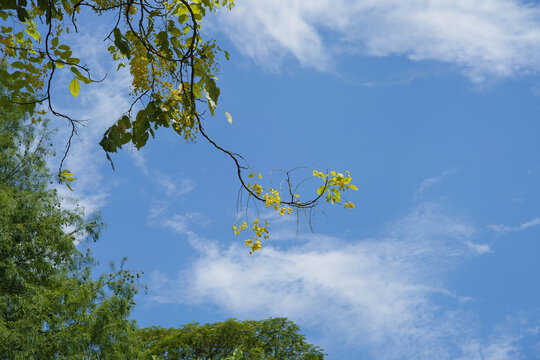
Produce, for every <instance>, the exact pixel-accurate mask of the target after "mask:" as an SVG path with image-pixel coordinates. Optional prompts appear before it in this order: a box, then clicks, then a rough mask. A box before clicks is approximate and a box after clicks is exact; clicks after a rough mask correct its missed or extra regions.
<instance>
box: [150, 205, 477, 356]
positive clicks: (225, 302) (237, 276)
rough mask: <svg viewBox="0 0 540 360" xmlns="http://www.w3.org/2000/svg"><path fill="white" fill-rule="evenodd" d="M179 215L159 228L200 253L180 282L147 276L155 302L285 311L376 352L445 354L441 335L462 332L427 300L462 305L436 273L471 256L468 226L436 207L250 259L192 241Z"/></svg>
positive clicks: (450, 315)
mask: <svg viewBox="0 0 540 360" xmlns="http://www.w3.org/2000/svg"><path fill="white" fill-rule="evenodd" d="M173 220H174V221H173ZM180 220H181V221H180ZM186 221H187V220H186V219H185V218H175V219H171V222H170V223H168V224H166V225H167V226H170V227H171V228H173V229H175V230H176V231H178V232H180V233H184V234H186V235H187V236H188V239H189V240H190V242H191V243H192V244H193V245H194V246H195V248H196V249H197V250H198V251H199V252H200V256H199V258H198V259H196V261H195V262H194V263H193V266H192V267H191V268H189V269H187V270H185V271H183V272H181V273H180V274H179V276H178V278H177V279H169V278H168V277H167V276H166V275H164V274H161V273H159V272H156V273H154V274H153V277H154V278H155V280H156V283H155V284H154V285H153V286H152V288H151V299H152V300H153V301H156V302H159V303H163V302H180V303H191V304H208V303H210V304H213V305H215V306H218V307H220V308H221V309H223V310H225V311H226V312H227V313H229V314H231V315H232V316H242V317H243V316H246V317H247V316H249V317H255V318H260V317H266V316H287V317H290V318H291V319H293V320H294V321H297V322H300V323H302V324H307V325H308V326H311V327H314V328H319V329H324V330H323V331H326V332H327V334H330V333H331V334H332V337H333V338H334V339H336V341H337V342H351V343H353V344H355V345H358V346H369V347H370V348H371V349H372V350H373V351H374V352H375V353H376V354H377V358H398V355H397V354H401V355H400V356H399V358H415V359H433V358H445V357H444V356H442V357H437V355H444V354H445V351H447V350H448V349H446V348H445V346H446V345H444V344H447V343H448V341H449V340H448V339H451V340H450V341H452V340H456V339H457V338H465V336H466V334H467V330H466V329H467V327H466V326H465V323H466V320H464V319H462V318H460V317H459V311H456V309H452V310H451V311H441V309H440V308H439V306H438V305H437V303H436V301H435V300H434V299H435V298H437V297H440V296H443V297H444V298H446V299H449V301H455V306H456V308H457V307H458V306H459V303H460V301H459V297H457V296H455V295H452V294H451V293H450V292H449V291H448V290H446V289H445V288H444V280H443V279H444V277H445V274H446V272H447V270H448V269H450V268H453V267H454V266H455V265H456V264H457V263H460V262H461V261H463V260H464V259H465V258H467V257H471V256H475V255H477V254H478V251H475V250H473V251H471V249H470V246H469V245H467V242H470V241H469V240H470V238H471V236H472V235H473V234H474V227H473V226H471V225H470V224H468V223H467V222H466V221H463V220H460V219H456V218H454V217H451V216H449V215H447V214H445V213H444V211H443V210H442V209H441V208H440V207H438V206H437V205H435V204H433V203H428V204H423V205H421V206H419V207H418V208H416V209H414V210H413V211H412V212H411V213H410V214H409V215H408V216H406V217H405V218H403V219H402V220H400V221H398V222H396V223H394V224H392V225H391V226H389V227H388V228H387V229H385V230H384V231H383V232H382V234H381V235H380V236H379V237H377V238H376V239H365V240H357V241H343V240H341V239H337V238H335V237H329V236H318V235H310V236H309V235H308V236H302V238H303V239H307V240H301V241H298V239H296V238H293V239H292V240H293V243H294V244H295V245H294V246H292V247H288V248H279V247H274V246H270V245H268V244H265V245H266V246H265V247H264V248H263V250H262V251H261V252H259V253H256V255H253V256H250V255H248V251H247V250H246V249H245V248H244V247H242V246H240V245H232V246H229V247H226V248H223V247H220V246H219V244H218V243H216V242H213V241H210V240H207V239H202V238H200V237H198V236H197V235H196V234H195V233H194V232H192V231H191V230H189V229H188V226H187V225H186ZM274 244H283V242H279V243H274ZM158 280H159V281H158ZM456 341H457V340H456ZM456 344H457V343H456ZM382 345H384V346H382ZM455 346H457V345H455Z"/></svg>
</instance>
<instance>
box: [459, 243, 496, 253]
mask: <svg viewBox="0 0 540 360" xmlns="http://www.w3.org/2000/svg"><path fill="white" fill-rule="evenodd" d="M465 245H467V246H468V247H469V248H470V249H471V250H473V251H476V252H477V253H478V254H487V253H490V252H492V250H491V248H490V247H489V245H487V244H475V243H472V242H465Z"/></svg>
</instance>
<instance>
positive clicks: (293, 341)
mask: <svg viewBox="0 0 540 360" xmlns="http://www.w3.org/2000/svg"><path fill="white" fill-rule="evenodd" d="M298 331H299V328H298V326H297V325H296V324H294V323H293V322H292V321H288V320H287V319H286V318H270V319H265V320H260V321H239V320H236V319H229V320H227V321H224V322H218V323H214V324H204V325H200V324H198V323H190V324H187V325H184V326H182V327H180V328H177V329H175V328H170V329H164V328H159V327H149V328H144V329H141V330H139V331H138V336H139V337H140V339H141V340H142V342H143V344H144V347H145V351H144V357H143V359H148V360H154V359H155V360H157V359H161V360H173V359H174V360H177V359H183V360H219V359H221V360H226V359H227V360H228V359H229V357H231V358H233V359H246V360H247V359H250V360H278V359H279V360H299V359H303V360H319V359H324V353H323V352H322V350H321V349H320V348H318V347H316V346H314V345H311V344H309V343H307V342H306V340H305V337H304V336H303V335H301V334H299V333H298Z"/></svg>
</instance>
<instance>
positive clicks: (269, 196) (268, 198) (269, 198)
mask: <svg viewBox="0 0 540 360" xmlns="http://www.w3.org/2000/svg"><path fill="white" fill-rule="evenodd" d="M263 199H264V201H265V205H266V207H267V208H268V207H270V206H272V207H273V208H274V210H277V211H279V205H280V204H281V197H280V196H279V191H277V190H274V189H270V190H269V191H268V192H267V193H266V194H265V195H264V196H263Z"/></svg>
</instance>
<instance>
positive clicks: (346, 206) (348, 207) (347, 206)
mask: <svg viewBox="0 0 540 360" xmlns="http://www.w3.org/2000/svg"><path fill="white" fill-rule="evenodd" d="M343 206H344V207H345V209H354V204H353V203H352V202H350V201H349V202H347V203H345V205H343Z"/></svg>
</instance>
